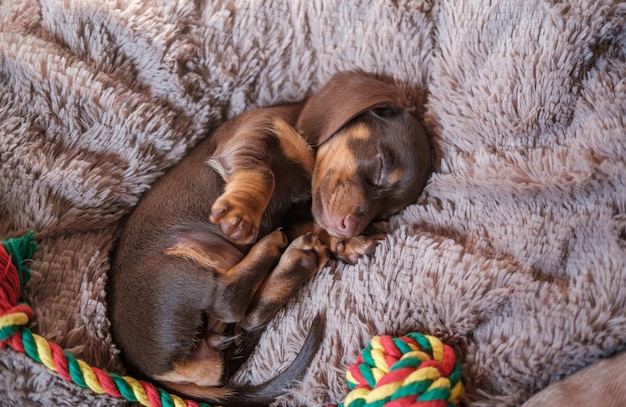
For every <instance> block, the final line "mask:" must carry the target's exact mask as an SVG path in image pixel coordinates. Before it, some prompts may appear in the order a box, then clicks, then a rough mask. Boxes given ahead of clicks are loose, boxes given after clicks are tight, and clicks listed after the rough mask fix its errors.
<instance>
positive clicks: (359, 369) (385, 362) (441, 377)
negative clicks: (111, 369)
mask: <svg viewBox="0 0 626 407" xmlns="http://www.w3.org/2000/svg"><path fill="white" fill-rule="evenodd" d="M35 251H37V243H36V242H35V240H34V233H33V232H30V233H29V234H28V235H26V236H24V237H22V238H13V239H8V240H3V241H2V244H0V349H3V348H4V347H5V346H7V345H8V346H10V347H12V348H13V349H14V350H15V351H17V352H20V353H24V354H26V355H27V356H29V357H30V358H31V359H33V360H34V361H36V362H38V363H42V364H43V365H44V366H46V367H47V368H49V369H50V370H52V371H54V372H57V373H58V374H59V375H60V376H61V377H63V378H64V379H66V380H68V381H71V382H73V383H76V384H77V385H78V386H80V387H82V388H84V389H90V390H92V391H94V392H95V393H97V394H108V395H109V396H112V397H115V398H120V399H124V400H127V401H130V402H138V403H140V404H141V405H144V406H146V407H162V406H164V407H211V406H210V405H208V404H204V403H196V402H195V401H191V400H183V399H182V398H180V397H178V396H176V395H173V394H169V393H168V392H166V391H165V390H163V389H161V388H159V387H156V386H154V385H152V384H151V383H148V382H146V381H143V380H137V379H134V378H132V377H129V376H119V375H116V374H114V373H107V372H105V371H104V370H102V369H99V368H96V367H91V366H89V365H88V364H87V363H86V362H84V361H83V360H80V359H76V358H75V357H74V356H73V355H72V354H71V353H69V352H67V351H64V350H63V349H61V347H60V346H58V345H56V344H54V343H52V342H48V341H47V340H45V339H44V338H43V337H41V336H39V335H36V334H34V333H32V332H31V331H30V330H29V329H28V328H27V327H26V325H27V324H28V322H29V321H30V319H31V318H32V317H33V310H32V308H31V307H30V306H29V305H28V304H26V303H24V302H21V303H20V302H19V300H20V296H21V290H22V288H23V287H24V285H25V284H26V283H27V282H28V281H29V279H30V270H29V269H28V268H27V267H26V265H25V263H26V262H27V261H29V260H30V258H31V257H32V255H33V254H34V253H35ZM346 376H347V379H348V386H349V387H350V389H351V391H350V393H348V395H347V397H346V399H345V401H344V402H343V403H341V404H340V405H339V406H340V407H383V406H385V407H408V406H415V407H453V406H455V405H457V404H458V399H459V397H460V395H461V394H462V393H463V382H462V381H461V365H460V364H459V362H458V361H457V360H456V358H455V356H454V351H453V350H452V348H451V347H449V346H448V345H445V344H443V343H442V342H441V341H439V340H438V339H437V338H435V337H432V336H428V335H422V334H419V333H414V332H413V333H409V334H407V335H406V336H403V337H401V338H392V337H391V336H387V335H385V336H376V337H374V338H373V339H372V341H371V342H370V344H369V345H368V346H367V348H365V350H364V351H363V352H362V354H361V355H360V356H359V357H358V359H357V362H356V363H355V364H353V365H352V366H351V367H350V369H349V370H348V373H347V375H346Z"/></svg>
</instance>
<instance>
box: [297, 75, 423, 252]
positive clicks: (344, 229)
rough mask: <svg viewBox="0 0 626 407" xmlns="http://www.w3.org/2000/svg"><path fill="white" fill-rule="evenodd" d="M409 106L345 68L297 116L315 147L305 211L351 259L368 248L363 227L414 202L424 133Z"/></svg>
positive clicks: (420, 186)
mask: <svg viewBox="0 0 626 407" xmlns="http://www.w3.org/2000/svg"><path fill="white" fill-rule="evenodd" d="M329 101H332V102H329ZM411 110H412V109H411V106H410V103H409V101H408V100H407V99H406V97H405V96H404V95H403V94H402V93H400V92H399V91H398V90H397V89H396V88H394V87H392V86H389V85H387V84H385V83H383V82H381V81H379V80H377V79H375V78H372V77H371V76H367V75H365V74H362V73H354V72H343V73H339V74H336V75H334V76H333V77H332V78H331V79H330V80H329V82H328V83H326V85H324V86H323V87H322V88H321V89H319V90H318V91H317V92H316V93H315V94H313V96H312V97H311V98H310V99H309V100H308V102H307V103H306V105H305V106H304V109H303V110H302V112H301V114H300V117H299V120H298V124H297V128H298V131H299V133H300V134H301V135H302V136H303V137H304V138H305V139H306V140H307V141H308V142H309V143H310V144H311V145H313V146H316V147H317V152H316V155H315V168H314V171H313V174H312V196H313V201H312V209H311V210H312V213H313V216H314V218H315V223H316V225H318V227H317V230H318V233H319V234H321V235H323V234H324V232H323V231H325V232H327V234H328V235H330V237H329V238H328V239H329V240H327V244H329V246H330V247H331V249H332V251H333V253H335V255H337V256H338V257H341V258H342V259H343V260H345V261H347V262H349V263H354V262H355V261H356V260H357V259H358V257H359V256H360V255H363V254H371V251H372V245H371V241H369V240H363V239H360V238H359V237H358V236H359V235H360V234H361V233H362V232H363V231H364V230H365V228H366V227H367V226H368V225H370V223H371V222H372V221H376V220H382V219H386V218H388V217H390V216H391V215H393V214H395V213H397V212H399V211H400V210H401V209H403V208H404V207H406V206H407V205H408V204H410V203H413V202H415V201H417V199H418V197H419V195H420V194H421V192H422V190H423V188H424V185H425V184H426V181H427V179H428V176H429V175H430V172H431V165H432V162H431V151H430V148H429V142H428V138H427V136H426V133H425V131H424V129H423V127H422V126H421V124H420V123H419V122H418V121H417V120H416V119H415V118H414V117H413V116H412V115H411ZM320 228H321V229H322V230H323V231H321V232H320V231H319V229H320Z"/></svg>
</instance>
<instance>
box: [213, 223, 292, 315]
mask: <svg viewBox="0 0 626 407" xmlns="http://www.w3.org/2000/svg"><path fill="white" fill-rule="evenodd" d="M286 245H287V237H286V236H285V234H284V233H283V232H281V231H274V232H272V233H270V234H269V235H266V236H264V237H263V238H262V239H261V240H259V241H258V242H257V243H256V244H255V245H254V246H252V248H251V249H250V252H248V254H247V255H246V257H244V258H243V260H241V261H240V262H239V263H237V264H236V265H235V266H234V267H232V268H230V269H229V270H227V271H226V272H224V273H222V274H221V275H220V276H219V277H218V279H217V286H216V288H215V293H214V298H215V304H216V305H215V306H214V307H213V308H214V309H212V310H210V312H211V316H212V317H214V318H216V319H218V320H220V321H222V322H226V323H232V322H239V321H241V320H242V319H243V318H244V316H245V315H246V310H247V309H248V308H249V304H250V300H251V299H252V298H253V296H254V295H255V292H256V291H257V290H258V289H259V287H260V286H261V284H263V280H264V279H265V278H266V276H267V274H268V273H269V272H270V270H271V268H272V266H273V265H274V264H276V261H277V259H278V258H279V256H280V255H281V251H282V249H283V248H284V247H285V246H286Z"/></svg>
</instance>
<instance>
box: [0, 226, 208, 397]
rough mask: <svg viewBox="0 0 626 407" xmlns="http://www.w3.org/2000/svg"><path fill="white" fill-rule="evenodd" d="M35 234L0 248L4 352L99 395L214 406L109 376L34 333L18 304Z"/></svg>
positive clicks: (28, 316) (0, 335)
mask: <svg viewBox="0 0 626 407" xmlns="http://www.w3.org/2000/svg"><path fill="white" fill-rule="evenodd" d="M33 236H34V233H32V232H31V233H29V234H28V235H26V236H25V237H22V238H19V239H9V240H5V241H2V244H1V245H0V349H2V348H4V347H5V346H6V345H9V346H11V347H12V348H13V349H14V350H16V351H17V352H21V353H24V354H26V355H27V356H29V357H30V358H31V359H33V360H35V361H36V362H38V363H43V364H44V365H45V366H46V367H47V368H49V369H50V370H53V371H55V372H57V373H58V374H59V375H61V377H63V378H64V379H66V380H69V381H71V382H74V383H76V384H77V385H79V386H80V387H82V388H84V389H91V390H92V391H94V392H95V393H97V394H108V395H109V396H112V397H115V398H119V399H124V400H128V401H131V402H139V403H140V404H142V405H144V406H146V407H161V406H165V407H210V405H208V404H201V403H196V402H195V401H191V400H183V399H182V398H180V397H178V396H175V395H172V394H168V393H167V392H166V391H165V390H163V389H161V388H158V387H155V386H153V385H152V384H150V383H148V382H145V381H142V380H137V379H133V378H132V377H129V376H123V377H122V376H119V375H116V374H113V373H107V372H105V371H103V370H102V369H98V368H95V367H91V366H89V365H88V364H87V363H85V362H84V361H82V360H78V359H76V358H75V357H74V356H73V355H72V354H71V353H69V352H67V351H64V350H63V349H61V348H60V347H59V346H58V345H56V344H54V343H52V342H48V341H46V340H45V339H44V338H42V337H41V336H39V335H36V334H33V333H32V332H31V331H30V330H29V329H28V328H27V327H26V325H27V324H28V322H29V320H30V319H31V318H32V317H33V310H32V308H31V307H30V306H29V305H28V304H25V303H18V301H19V298H20V292H21V289H22V288H23V287H24V285H25V284H26V283H27V282H28V280H29V279H30V271H29V270H28V268H26V266H25V265H24V263H25V262H26V261H28V260H29V259H30V258H31V257H32V255H33V254H34V253H35V251H36V250H37V243H36V242H35V241H34V240H33Z"/></svg>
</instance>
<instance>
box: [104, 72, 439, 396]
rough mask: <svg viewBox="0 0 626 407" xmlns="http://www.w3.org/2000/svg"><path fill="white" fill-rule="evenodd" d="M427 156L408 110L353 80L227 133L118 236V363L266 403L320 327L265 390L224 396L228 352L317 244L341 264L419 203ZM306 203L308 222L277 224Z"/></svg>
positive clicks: (388, 93) (167, 178) (378, 88)
mask: <svg viewBox="0 0 626 407" xmlns="http://www.w3.org/2000/svg"><path fill="white" fill-rule="evenodd" d="M296 129H298V130H299V131H300V132H302V134H303V135H304V136H305V139H304V138H302V137H301V136H300V134H299V133H298V131H296ZM315 148H317V152H315ZM429 154H430V153H429V147H428V142H427V139H426V137H425V135H424V131H423V129H422V128H421V126H420V125H419V124H418V123H417V121H415V119H413V118H411V117H410V115H409V113H408V106H407V103H406V101H405V100H404V99H403V98H402V97H401V96H400V95H399V94H398V92H397V91H396V90H395V89H394V88H393V87H391V86H389V85H386V84H385V83H383V82H380V81H377V80H375V79H372V78H370V77H367V76H365V75H362V74H355V73H346V74H339V75H337V76H335V77H334V78H332V79H331V81H330V82H329V83H328V84H327V85H325V86H324V87H323V88H322V89H321V90H320V91H319V92H318V93H316V94H314V95H313V96H312V97H311V98H310V100H309V101H308V102H306V103H305V104H304V105H303V104H292V105H286V106H277V107H272V108H264V109H256V110H252V111H249V112H246V113H243V114H241V115H240V116H238V117H236V118H234V119H233V120H231V121H229V122H226V123H224V124H223V125H222V126H220V128H218V130H216V132H215V133H214V134H213V135H212V136H211V137H209V138H207V139H206V140H205V141H203V142H202V143H200V144H199V145H198V146H197V147H196V148H195V149H194V150H193V151H192V152H191V153H190V154H189V155H188V156H187V157H185V158H184V159H183V160H181V161H180V163H178V164H177V165H176V166H175V167H173V168H172V169H171V170H170V171H168V172H167V173H166V174H165V175H164V176H163V177H162V178H161V179H159V180H158V182H157V183H156V184H155V185H154V187H153V188H152V189H151V190H150V191H149V192H148V193H146V194H145V196H144V197H142V199H141V201H140V202H139V204H138V205H137V207H136V208H135V210H134V211H133V213H132V214H131V216H130V217H129V219H128V222H127V224H126V225H125V228H124V230H123V231H122V234H121V237H120V240H119V243H118V246H117V248H116V253H115V256H114V259H113V264H112V272H111V276H110V287H109V306H110V318H111V322H112V331H113V335H114V338H115V340H116V342H117V343H118V345H119V346H120V348H121V350H122V354H123V356H124V358H125V360H126V361H127V362H128V363H129V365H130V366H132V367H134V368H135V369H137V370H138V371H139V372H140V373H142V374H143V375H146V376H148V377H149V378H152V379H154V380H156V381H159V382H160V383H161V384H162V385H164V386H165V387H167V388H169V389H171V390H173V391H176V392H179V393H181V394H183V395H185V396H188V397H194V398H199V399H203V400H207V401H211V402H220V403H224V404H229V405H253V404H268V403H270V402H271V401H272V400H273V399H274V398H275V397H276V396H278V395H279V394H280V392H282V390H283V389H284V388H285V387H287V386H288V385H289V384H290V382H291V381H292V380H293V379H294V378H296V377H298V376H299V375H300V374H301V373H302V372H303V371H304V369H306V366H308V365H309V364H310V361H311V360H312V358H313V357H314V355H315V352H316V350H317V348H318V346H319V344H320V343H321V339H322V336H323V332H324V329H323V320H322V318H321V317H320V318H316V320H315V321H314V322H313V326H312V328H311V330H310V334H309V336H308V337H307V339H306V341H305V343H304V345H303V348H302V351H301V353H300V355H299V356H298V357H297V358H296V360H295V361H294V362H293V364H292V365H291V366H290V367H289V368H287V369H286V370H285V371H284V372H283V373H281V374H280V375H278V376H277V377H276V378H275V379H272V380H270V381H269V382H267V383H264V384H261V385H258V386H254V387H244V386H236V385H233V386H229V385H228V381H229V377H230V376H231V375H232V369H231V368H230V367H229V366H230V362H232V361H233V359H234V358H231V357H230V356H229V355H231V353H232V348H233V347H234V346H240V347H243V348H246V349H249V348H250V347H251V346H250V342H251V341H254V340H255V339H249V340H248V333H250V332H255V331H256V332H259V331H260V329H259V328H261V327H262V326H263V325H264V324H265V323H266V322H267V321H268V320H269V319H270V318H271V317H272V316H273V315H274V314H275V312H276V311H277V310H278V309H279V308H280V307H281V306H283V305H284V304H285V303H286V302H287V300H288V299H289V298H290V297H291V296H292V295H293V294H294V292H295V291H296V290H297V289H298V288H299V287H300V286H301V285H302V283H303V282H304V281H305V280H306V279H308V278H309V277H310V276H311V275H313V274H314V273H315V272H316V271H318V270H319V269H320V268H321V267H323V266H324V265H325V264H326V262H327V260H328V254H329V253H328V248H330V250H331V252H333V253H334V254H335V255H337V256H338V257H340V258H344V259H347V260H348V261H356V259H358V257H360V256H362V255H364V254H369V253H371V252H372V251H373V247H374V244H375V239H374V238H372V237H365V236H361V233H362V232H363V230H364V229H365V228H366V227H367V225H368V224H369V222H371V221H372V220H376V219H380V218H384V217H386V216H389V215H390V214H392V213H394V212H395V211H397V210H399V209H401V208H402V207H404V206H405V205H407V204H409V203H411V202H413V201H415V200H416V199H417V196H418V195H419V193H420V192H421V189H422V188H423V185H424V183H425V180H426V177H427V176H428V169H429V167H430V159H429V157H430V155H429ZM310 202H312V213H313V217H314V219H315V221H316V222H313V223H308V224H307V226H305V227H295V226H294V227H293V228H292V227H290V225H291V221H289V224H286V222H287V221H286V220H285V219H286V216H288V215H290V214H291V209H292V208H294V207H301V206H302V205H304V206H305V208H311V206H307V205H311V204H310ZM308 211H309V212H310V211H311V209H308ZM279 227H287V229H289V231H290V235H291V236H293V238H292V239H289V240H288V239H287V237H286V234H285V233H283V232H282V231H281V230H277V228H279ZM252 337H254V335H252ZM242 341H243V343H241V342H242ZM246 341H247V342H246ZM235 365H236V363H235Z"/></svg>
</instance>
